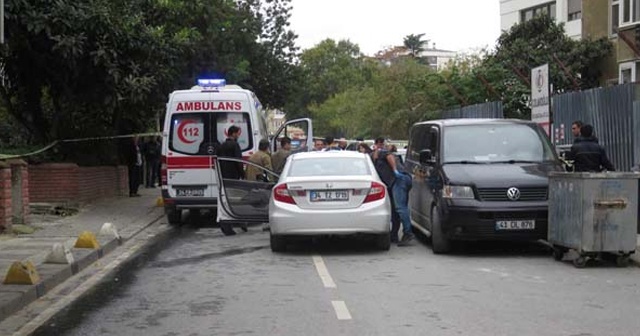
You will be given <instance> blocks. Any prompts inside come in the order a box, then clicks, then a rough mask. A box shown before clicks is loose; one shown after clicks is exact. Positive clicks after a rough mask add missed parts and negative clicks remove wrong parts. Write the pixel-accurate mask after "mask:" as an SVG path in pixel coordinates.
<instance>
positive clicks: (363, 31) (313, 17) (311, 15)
mask: <svg viewBox="0 0 640 336" xmlns="http://www.w3.org/2000/svg"><path fill="white" fill-rule="evenodd" d="M291 4H292V6H293V11H292V17H291V29H292V30H293V31H294V32H295V33H296V34H298V40H297V41H298V46H300V47H301V48H302V49H308V48H312V47H313V46H314V45H316V44H317V43H319V42H320V41H322V40H324V39H326V38H332V39H334V40H341V39H348V40H350V41H351V42H353V43H356V44H358V45H359V46H360V50H361V51H362V52H363V53H365V54H367V55H369V56H371V55H373V54H375V53H376V52H378V51H379V50H381V49H383V48H385V47H389V46H395V45H402V41H403V38H404V37H405V36H407V35H409V34H421V33H424V34H425V36H424V38H425V39H428V40H430V41H431V42H430V43H429V47H430V48H431V47H432V43H434V42H435V43H436V48H438V49H445V50H452V51H460V52H469V51H473V50H475V49H479V48H482V47H493V46H494V45H495V41H496V40H497V38H498V36H499V35H500V1H499V0H391V1H382V0H292V1H291Z"/></svg>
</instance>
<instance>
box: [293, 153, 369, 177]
mask: <svg viewBox="0 0 640 336" xmlns="http://www.w3.org/2000/svg"><path fill="white" fill-rule="evenodd" d="M288 175H289V176H293V177H303V176H357V175H371V171H370V170H369V165H368V164H367V161H366V159H365V157H362V158H351V157H350V158H342V157H324V158H322V157H321V158H305V159H297V160H293V161H292V162H291V168H290V169H289V174H288Z"/></svg>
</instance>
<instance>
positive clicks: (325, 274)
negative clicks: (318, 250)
mask: <svg viewBox="0 0 640 336" xmlns="http://www.w3.org/2000/svg"><path fill="white" fill-rule="evenodd" d="M313 263H314V264H315V265H316V271H318V275H319V276H320V279H321V280H322V283H323V284H324V287H326V288H336V283H335V282H333V279H332V278H331V274H329V270H328V269H327V266H326V265H325V264H324V260H322V257H321V256H313Z"/></svg>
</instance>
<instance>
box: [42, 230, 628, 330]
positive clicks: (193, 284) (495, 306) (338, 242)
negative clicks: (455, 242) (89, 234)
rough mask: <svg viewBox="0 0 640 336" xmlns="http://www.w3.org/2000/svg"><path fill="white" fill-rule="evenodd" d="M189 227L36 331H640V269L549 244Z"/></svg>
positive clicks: (157, 246) (173, 235)
mask: <svg viewBox="0 0 640 336" xmlns="http://www.w3.org/2000/svg"><path fill="white" fill-rule="evenodd" d="M207 222H208V220H206V219H201V218H199V219H193V220H192V221H191V222H190V224H188V225H185V226H183V227H181V228H177V229H175V230H174V231H173V232H172V233H171V234H170V235H169V237H170V238H169V239H166V240H162V241H159V242H157V243H156V244H155V245H153V246H152V247H151V248H149V249H148V250H146V251H144V253H142V254H140V255H138V256H137V257H136V258H135V259H133V260H132V261H131V262H130V263H129V264H128V265H126V267H124V268H123V269H121V270H120V271H119V272H117V274H116V275H115V276H113V277H111V278H109V279H107V280H106V281H105V282H103V283H102V284H101V285H100V286H98V287H97V288H96V289H95V290H94V291H93V292H92V294H91V295H89V296H87V297H85V298H83V299H82V300H80V301H78V302H76V303H75V304H74V305H73V306H72V307H70V309H68V310H66V311H64V312H63V313H62V314H60V315H59V316H57V317H56V318H55V319H54V320H52V321H50V322H49V323H48V324H47V325H45V326H43V327H41V328H40V329H39V330H38V331H37V332H36V333H35V335H88V334H98V335H167V336H168V335H390V334H392V335H418V334H428V335H583V336H586V335H637V334H640V320H639V319H637V318H636V317H637V316H639V314H640V305H638V304H637V303H638V302H640V281H638V279H639V278H640V269H638V268H636V267H629V268H616V267H615V265H613V264H611V263H606V262H603V263H598V264H593V265H591V267H588V268H585V269H576V268H574V267H573V266H572V265H571V263H570V262H568V261H566V262H556V261H554V260H553V258H552V257H551V255H550V252H549V251H548V249H547V248H546V247H544V246H542V245H539V244H526V245H522V244H497V243H484V244H473V245H470V246H467V247H465V248H464V249H460V250H458V252H457V253H455V254H453V255H446V256H436V255H434V254H433V253H432V252H431V250H430V248H429V246H428V244H426V243H425V242H423V241H416V242H415V243H414V245H413V246H410V247H405V248H401V247H395V246H392V249H391V251H389V252H379V251H376V250H375V248H374V247H373V245H372V244H371V243H370V242H368V241H364V240H353V239H320V240H316V241H301V242H298V243H296V244H295V245H294V246H293V249H292V251H290V252H287V253H282V254H275V253H272V252H271V250H270V249H269V237H268V234H267V233H265V232H262V231H261V227H260V226H256V227H251V228H250V230H249V232H248V233H241V232H239V233H238V235H236V236H232V237H224V236H222V234H221V233H220V231H219V229H217V228H214V227H211V226H210V225H206V224H205V223H207Z"/></svg>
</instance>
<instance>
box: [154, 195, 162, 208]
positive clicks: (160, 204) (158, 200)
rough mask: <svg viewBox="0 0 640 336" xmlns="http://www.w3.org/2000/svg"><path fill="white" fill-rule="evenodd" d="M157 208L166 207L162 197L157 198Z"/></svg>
mask: <svg viewBox="0 0 640 336" xmlns="http://www.w3.org/2000/svg"><path fill="white" fill-rule="evenodd" d="M156 206H157V207H158V208H161V207H163V206H164V198H162V197H158V198H156Z"/></svg>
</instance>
